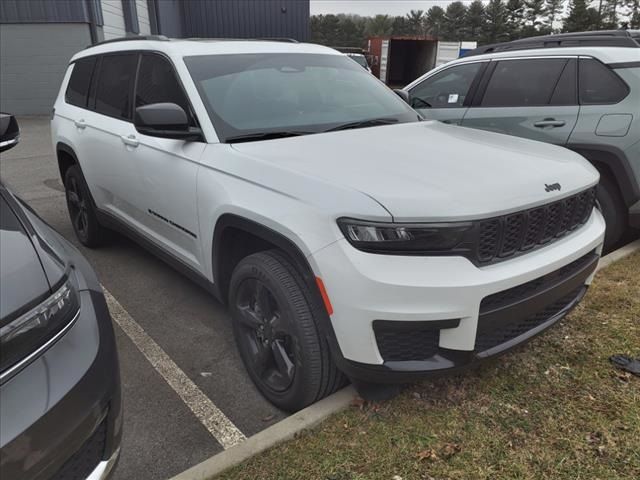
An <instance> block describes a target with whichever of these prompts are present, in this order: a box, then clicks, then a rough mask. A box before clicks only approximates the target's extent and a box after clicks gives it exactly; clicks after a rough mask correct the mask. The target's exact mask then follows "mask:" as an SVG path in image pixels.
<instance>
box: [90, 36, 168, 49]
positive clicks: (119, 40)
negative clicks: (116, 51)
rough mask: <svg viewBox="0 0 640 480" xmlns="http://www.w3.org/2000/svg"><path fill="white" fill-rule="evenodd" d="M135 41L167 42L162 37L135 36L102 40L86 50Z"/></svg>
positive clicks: (166, 38) (166, 39)
mask: <svg viewBox="0 0 640 480" xmlns="http://www.w3.org/2000/svg"><path fill="white" fill-rule="evenodd" d="M135 40H156V41H158V42H168V41H169V38H168V37H165V36H164V35H135V36H131V37H118V38H112V39H110V40H103V41H102V42H98V43H94V44H93V45H88V46H87V47H86V48H90V47H96V46H98V45H105V44H107V43H116V42H130V41H135Z"/></svg>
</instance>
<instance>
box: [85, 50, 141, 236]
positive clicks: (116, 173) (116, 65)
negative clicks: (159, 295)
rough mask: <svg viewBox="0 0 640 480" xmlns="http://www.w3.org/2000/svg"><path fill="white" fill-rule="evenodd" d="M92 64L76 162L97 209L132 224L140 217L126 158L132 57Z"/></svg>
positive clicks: (116, 55) (110, 57)
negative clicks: (94, 68)
mask: <svg viewBox="0 0 640 480" xmlns="http://www.w3.org/2000/svg"><path fill="white" fill-rule="evenodd" d="M98 62H99V63H98V65H97V67H96V70H95V73H94V80H93V82H92V84H91V89H90V94H89V101H88V104H89V105H88V108H89V109H88V110H87V111H86V112H84V116H83V119H82V120H84V122H83V123H84V125H82V129H83V130H84V133H83V138H84V141H83V150H82V152H81V154H80V155H79V160H80V164H81V165H82V169H83V172H84V176H85V178H86V180H87V183H88V184H89V188H90V189H91V193H92V195H93V198H94V200H95V201H96V204H97V206H98V208H100V209H101V210H103V211H105V212H107V213H109V214H111V215H112V216H115V217H117V218H118V219H119V220H122V221H124V222H126V223H128V224H134V223H135V220H136V219H137V218H139V217H140V212H138V211H137V210H136V204H137V203H138V201H137V199H138V197H139V195H141V193H142V192H141V189H140V185H139V183H138V182H137V180H136V178H135V176H134V175H132V166H131V155H130V154H131V152H132V150H133V148H134V147H133V146H132V143H133V142H132V140H131V136H132V135H134V133H135V129H134V128H133V122H132V112H133V85H134V81H135V75H136V69H137V66H138V54H137V53H114V54H105V55H102V56H101V57H100V58H99V61H98ZM79 128H80V127H79Z"/></svg>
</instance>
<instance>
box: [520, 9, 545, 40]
mask: <svg viewBox="0 0 640 480" xmlns="http://www.w3.org/2000/svg"><path fill="white" fill-rule="evenodd" d="M544 3H545V0H525V11H524V20H525V23H524V25H523V28H522V31H523V36H525V37H532V36H534V35H538V34H540V33H546V32H544V31H543V29H542V15H543V14H544Z"/></svg>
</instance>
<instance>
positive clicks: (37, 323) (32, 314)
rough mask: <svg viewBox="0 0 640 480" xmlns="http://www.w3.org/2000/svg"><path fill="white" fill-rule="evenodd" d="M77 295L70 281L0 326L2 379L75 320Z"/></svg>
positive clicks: (77, 308)
mask: <svg viewBox="0 0 640 480" xmlns="http://www.w3.org/2000/svg"><path fill="white" fill-rule="evenodd" d="M79 308H80V305H79V299H78V294H77V292H76V290H75V288H74V287H73V285H72V284H71V282H70V281H69V280H67V281H66V282H65V283H64V284H63V285H62V286H61V287H60V288H59V289H58V290H56V292H55V293H54V294H53V295H51V296H50V297H48V298H47V299H46V300H44V301H43V302H41V303H40V304H39V305H37V306H36V307H34V308H32V309H31V310H29V311H28V312H26V313H24V314H22V315H20V316H19V317H17V318H15V319H13V320H11V319H10V320H8V321H2V323H0V325H2V326H1V327H0V378H2V376H6V375H7V373H8V371H7V370H8V369H9V368H11V367H13V366H15V365H16V364H18V363H19V362H20V361H22V360H23V359H25V358H26V357H28V356H29V355H32V354H33V353H35V352H36V351H37V350H38V349H40V348H42V347H43V346H45V345H46V343H47V342H48V341H49V340H51V339H52V338H54V337H55V336H56V335H57V334H58V333H59V332H60V331H61V330H63V329H64V328H65V327H67V325H69V324H70V323H71V321H72V320H73V319H74V318H75V317H76V314H77V313H78V310H79Z"/></svg>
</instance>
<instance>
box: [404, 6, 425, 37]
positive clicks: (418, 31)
mask: <svg viewBox="0 0 640 480" xmlns="http://www.w3.org/2000/svg"><path fill="white" fill-rule="evenodd" d="M423 22H424V10H411V11H410V12H409V13H407V23H408V25H409V32H410V33H411V34H412V35H423V34H424V24H423Z"/></svg>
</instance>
